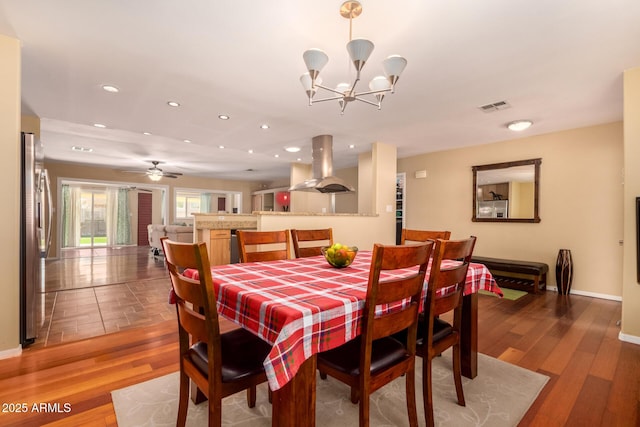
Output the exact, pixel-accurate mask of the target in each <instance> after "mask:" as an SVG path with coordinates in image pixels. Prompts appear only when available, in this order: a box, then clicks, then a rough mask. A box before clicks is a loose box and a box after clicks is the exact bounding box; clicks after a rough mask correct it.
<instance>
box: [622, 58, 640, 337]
mask: <svg viewBox="0 0 640 427" xmlns="http://www.w3.org/2000/svg"><path fill="white" fill-rule="evenodd" d="M636 197H640V68H635V69H633V70H629V71H626V72H625V73H624V199H623V200H624V240H625V242H626V244H625V246H624V272H623V285H622V297H623V304H622V332H621V336H622V338H623V339H625V340H626V341H632V342H635V343H636V344H640V284H639V283H638V279H637V270H636V269H637V266H636V256H637V249H636V246H635V245H636V238H637V237H636V223H635V221H636V207H635V199H636Z"/></svg>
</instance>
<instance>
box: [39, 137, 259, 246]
mask: <svg viewBox="0 0 640 427" xmlns="http://www.w3.org/2000/svg"><path fill="white" fill-rule="evenodd" d="M43 144H45V146H46V141H43ZM45 162H46V167H47V169H48V170H49V175H50V176H51V185H52V191H53V194H52V196H53V206H54V207H55V208H56V210H55V212H56V224H59V223H60V218H59V217H58V215H59V214H58V212H59V209H57V208H58V186H59V180H60V179H62V178H69V179H75V180H95V181H108V182H115V183H127V184H133V185H136V184H139V185H140V186H144V185H147V186H149V185H152V184H156V183H151V181H149V179H148V178H147V177H146V176H144V175H137V174H131V173H123V172H119V171H118V170H114V169H110V168H99V167H95V166H91V167H90V166H83V165H77V164H70V163H60V162H52V161H45ZM157 184H161V185H164V186H166V187H167V190H168V191H167V195H168V199H169V204H168V206H169V209H168V218H167V224H171V223H173V222H175V219H174V211H173V208H172V206H173V204H174V189H175V188H195V189H202V190H206V189H211V190H228V191H241V192H242V195H243V198H242V209H243V211H242V213H250V212H251V193H252V192H253V191H256V190H258V189H259V188H260V183H257V182H249V181H227V180H221V179H208V178H198V177H191V176H182V177H180V178H178V179H164V180H162V181H160V182H158V183H157ZM153 203H154V206H153V220H154V222H158V223H159V222H161V216H160V212H161V206H160V205H159V204H160V197H157V194H156V192H154V201H153ZM180 222H182V221H180ZM52 231H53V233H52V247H51V251H50V257H55V256H57V249H56V248H57V247H58V227H57V226H54V228H53V230H52Z"/></svg>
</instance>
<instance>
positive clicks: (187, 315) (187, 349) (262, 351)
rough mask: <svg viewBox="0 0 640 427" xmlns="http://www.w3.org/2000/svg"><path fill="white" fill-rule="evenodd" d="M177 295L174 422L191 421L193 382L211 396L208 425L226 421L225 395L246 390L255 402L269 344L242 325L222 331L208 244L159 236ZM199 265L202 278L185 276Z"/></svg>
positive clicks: (216, 424) (263, 376) (198, 268)
mask: <svg viewBox="0 0 640 427" xmlns="http://www.w3.org/2000/svg"><path fill="white" fill-rule="evenodd" d="M160 241H161V243H162V248H163V251H164V255H165V259H166V264H167V269H168V270H169V277H170V279H171V285H172V286H173V292H174V294H175V301H176V311H177V314H178V335H179V340H180V398H179V403H178V420H177V422H176V425H178V426H184V425H185V422H186V419H187V408H188V403H189V402H188V400H189V380H191V381H193V382H194V383H195V384H196V386H197V387H198V390H199V391H200V392H201V393H202V394H204V396H205V397H206V398H207V399H208V400H209V426H220V425H221V423H222V398H224V397H226V396H230V395H232V394H235V393H237V392H239V391H242V390H245V389H246V390H247V403H248V405H249V407H254V406H255V404H256V385H258V384H261V383H263V382H265V381H266V380H267V377H266V374H265V371H264V366H263V361H264V360H265V358H266V357H267V354H268V353H269V351H270V350H271V346H270V345H269V344H267V343H266V342H265V341H262V340H261V339H260V338H258V337H257V336H255V335H253V334H252V333H251V332H249V331H247V330H245V329H242V328H238V329H234V330H231V331H229V332H226V333H224V334H221V333H220V326H219V323H218V311H217V308H216V297H215V292H214V289H213V283H212V278H211V269H210V266H209V257H208V255H207V248H206V245H205V243H179V242H173V241H171V240H168V238H167V237H162V238H161V239H160ZM185 269H197V270H198V280H194V279H191V278H188V277H186V276H184V275H183V272H184V270H185Z"/></svg>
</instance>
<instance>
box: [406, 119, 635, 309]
mask: <svg viewBox="0 0 640 427" xmlns="http://www.w3.org/2000/svg"><path fill="white" fill-rule="evenodd" d="M636 145H637V144H636ZM637 154H638V155H637V156H636V158H640V153H637ZM622 156H623V153H622V123H619V122H617V123H611V124H606V125H601V126H593V127H587V128H581V129H575V130H569V131H564V132H557V133H552V134H547V135H540V136H534V137H529V138H523V139H518V140H512V141H504V142H497V143H493V144H487V145H482V146H474V147H469V148H464V149H459V150H451V151H443V152H438V153H431V154H424V155H420V156H415V157H410V158H405V159H400V160H399V161H398V171H399V172H406V173H407V223H406V225H407V228H423V229H448V230H451V232H452V238H464V237H466V236H469V235H475V236H477V237H478V243H477V244H476V249H475V253H476V254H477V255H483V256H490V257H499V258H509V259H521V260H529V261H540V262H545V263H547V264H548V265H549V268H550V274H549V281H548V282H549V284H550V285H551V286H555V274H554V271H555V262H556V257H557V254H558V249H560V248H567V249H570V250H571V253H572V255H573V261H574V281H573V286H572V290H575V291H579V292H582V293H584V294H586V295H593V296H608V297H617V298H619V297H621V295H622V263H621V262H620V260H621V259H622V247H621V246H620V245H619V241H620V240H621V239H623V237H626V238H627V242H628V243H627V246H629V245H633V244H634V240H631V238H630V237H629V236H624V235H623V228H622V202H621V200H622V191H623V190H622V164H623V160H622ZM538 157H540V158H542V165H541V169H540V175H541V176H540V218H541V219H542V221H541V222H540V223H538V224H535V223H531V224H529V223H525V224H520V223H474V222H472V221H471V216H472V197H473V191H472V172H471V167H472V166H474V165H482V164H489V163H498V162H506V161H512V160H524V159H531V158H538ZM424 169H426V170H427V172H428V176H427V178H426V179H415V178H414V172H415V171H417V170H424ZM636 182H640V179H636ZM638 193H639V194H640V191H638ZM638 300H640V299H638ZM636 311H637V310H636Z"/></svg>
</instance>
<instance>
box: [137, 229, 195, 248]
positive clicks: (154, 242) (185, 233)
mask: <svg viewBox="0 0 640 427" xmlns="http://www.w3.org/2000/svg"><path fill="white" fill-rule="evenodd" d="M147 233H148V235H149V246H151V251H152V252H153V254H154V255H160V254H161V253H162V244H161V243H160V238H161V237H164V236H167V237H168V238H169V240H173V241H175V242H184V243H193V226H191V225H162V224H149V225H147Z"/></svg>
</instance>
